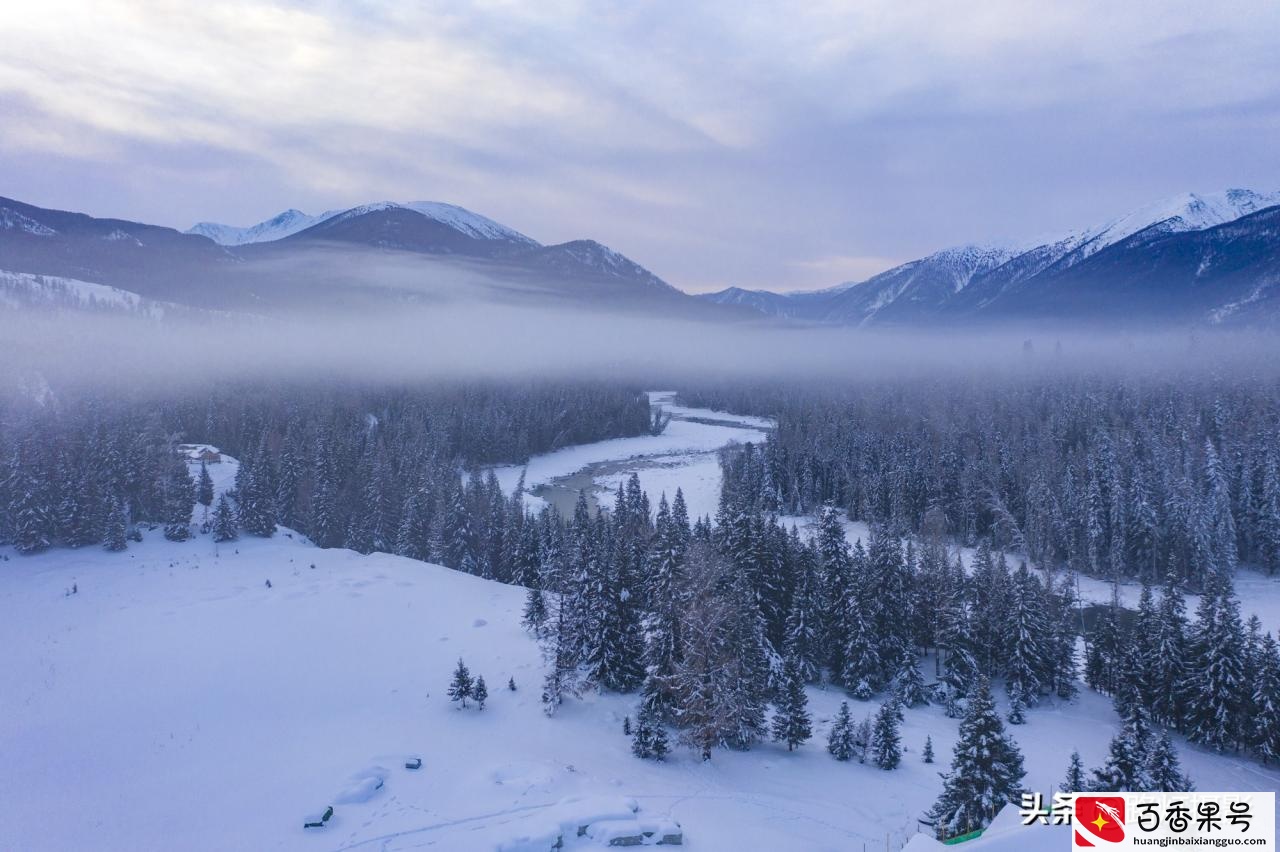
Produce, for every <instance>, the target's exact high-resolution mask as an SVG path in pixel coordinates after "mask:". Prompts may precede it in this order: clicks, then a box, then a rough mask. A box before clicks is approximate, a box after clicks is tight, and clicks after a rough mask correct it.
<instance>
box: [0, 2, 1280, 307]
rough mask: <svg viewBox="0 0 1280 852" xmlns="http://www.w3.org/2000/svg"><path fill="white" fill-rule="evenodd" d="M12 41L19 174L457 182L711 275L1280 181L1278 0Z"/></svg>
mask: <svg viewBox="0 0 1280 852" xmlns="http://www.w3.org/2000/svg"><path fill="white" fill-rule="evenodd" d="M0 39H3V42H4V44H5V50H4V51H2V52H0V112H3V117H4V119H5V120H4V121H0V179H3V183H4V190H3V191H4V192H6V193H7V194H13V195H25V196H27V197H28V198H29V199H30V200H32V201H35V202H37V203H41V202H44V203H51V204H57V205H60V206H65V207H84V208H90V209H91V211H92V212H97V213H104V214H105V213H110V214H115V215H129V216H134V217H137V218H145V219H151V220H159V221H162V222H166V223H170V224H174V225H181V226H185V225H187V224H189V223H190V222H191V221H193V220H195V219H197V218H219V219H229V220H234V221H239V222H248V221H252V220H255V219H258V218H263V217H265V216H267V215H270V214H272V213H274V212H276V211H277V210H278V209H282V208H283V207H286V206H301V207H310V208H312V209H320V208H325V207H333V206H338V205H341V204H345V203H356V202H359V201H365V200H370V199H373V198H379V197H395V198H410V197H433V198H440V199H442V200H450V201H454V202H457V203H462V204H465V205H467V206H471V207H475V208H477V209H479V210H481V211H482V212H484V213H486V214H488V215H491V216H494V217H496V218H499V219H502V220H505V221H509V222H510V223H511V224H512V225H514V226H516V227H518V228H519V229H521V230H523V231H526V232H529V233H531V234H533V235H535V236H538V237H539V238H542V239H546V240H558V239H569V238H573V237H578V236H594V237H596V238H598V239H602V240H604V241H606V242H609V243H610V244H613V245H615V246H616V247H617V248H619V249H620V250H623V251H625V252H627V253H629V254H633V255H634V256H635V257H636V258H637V259H639V260H641V261H642V262H644V263H646V264H647V265H650V266H652V267H653V268H654V269H655V271H658V272H659V273H660V274H663V275H664V276H666V277H668V278H670V279H671V280H673V281H674V282H676V283H678V284H685V285H687V286H690V287H703V288H704V287H705V286H707V285H710V284H711V283H713V282H718V281H731V282H732V283H738V284H743V285H747V286H764V285H768V286H781V287H787V286H804V287H809V286H816V285H818V284H821V283H828V282H823V281H820V280H815V279H817V277H818V276H820V275H825V274H826V273H827V271H830V272H831V273H832V275H833V277H834V278H837V279H839V278H846V277H854V278H856V277H864V273H866V272H868V271H869V270H871V268H872V267H873V266H874V265H875V264H876V263H878V262H879V259H880V258H881V257H882V256H886V255H887V256H891V257H904V258H905V257H911V256H913V255H916V254H920V253H924V252H926V251H929V250H931V249H935V248H938V247H941V246H942V245H946V244H950V243H955V242H959V241H964V240H971V239H982V238H984V237H986V236H988V235H990V234H991V233H999V234H1018V233H1023V232H1027V231H1035V232H1038V231H1043V230H1052V229H1056V228H1059V227H1064V226H1068V225H1072V224H1075V223H1076V222H1077V221H1079V220H1082V219H1083V220H1088V219H1091V218H1094V217H1096V216H1103V215H1107V214H1110V213H1113V212H1115V211H1116V210H1117V209H1120V208H1123V207H1127V206H1130V205H1136V204H1138V203H1142V202H1144V201H1147V200H1149V199H1150V197H1152V196H1157V195H1163V194H1172V193H1175V192H1178V191H1182V190H1185V189H1197V188H1199V189H1214V188H1217V187H1219V186H1221V185H1224V184H1226V183H1250V182H1253V183H1258V182H1262V183H1266V182H1268V179H1269V180H1270V182H1271V183H1275V182H1276V178H1275V172H1274V154H1273V152H1271V151H1270V145H1271V141H1270V140H1274V138H1275V135H1276V132H1277V131H1280V120H1278V117H1280V105H1278V104H1277V102H1276V99H1275V92H1276V91H1277V90H1278V89H1280V58H1277V55H1276V51H1275V50H1274V46H1275V44H1276V43H1277V41H1278V40H1280V7H1277V6H1276V4H1273V3H1265V2H1246V0H1228V2H1225V3H1219V4H1213V5H1208V4H1203V3H1198V2H1194V3H1193V2H1187V0H1173V2H1168V3H1163V4H1161V5H1160V8H1159V11H1158V12H1156V11H1153V9H1152V8H1151V7H1150V6H1149V5H1148V4H1115V3H1107V2H1101V0H1085V1H1084V2H1080V3H1069V4H1064V3H1056V2H1050V0H1030V2H1029V0H992V2H985V3H981V4H976V5H975V4H972V3H958V2H957V3H952V2H906V3H903V2H901V0H897V2H890V0H861V2H834V1H833V0H828V1H825V2H816V3H810V4H806V5H805V6H804V7H803V9H802V10H800V11H798V10H797V7H796V6H795V5H794V4H786V3H777V4H746V5H744V4H731V3H708V4H683V3H675V2H657V3H645V4H599V3H590V2H573V0H551V2H546V3H537V4H529V3H519V2H500V1H499V0H494V1H492V2H476V3H471V4H458V3H445V2H436V3H431V2H429V3H425V4H421V5H418V4H399V3H392V2H361V3H340V2H336V0H335V1H334V2H320V3H301V2H295V3H288V2H280V3H273V2H251V0H226V2H219V3H194V2H176V1H175V0H45V2H42V3H40V4H24V3H6V4H3V5H0ZM813 258H819V259H823V258H825V259H826V260H813ZM822 264H827V266H826V268H824V267H823V266H822ZM877 271H878V270H877ZM829 283H834V281H832V282H829Z"/></svg>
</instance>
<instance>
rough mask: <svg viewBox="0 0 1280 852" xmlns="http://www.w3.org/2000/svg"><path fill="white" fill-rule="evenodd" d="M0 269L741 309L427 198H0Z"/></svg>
mask: <svg viewBox="0 0 1280 852" xmlns="http://www.w3.org/2000/svg"><path fill="white" fill-rule="evenodd" d="M388 253H389V255H388ZM361 257H365V258H367V260H366V261H364V262H360V261H359V260H358V259H359V258H361ZM414 258H421V260H414ZM388 264H391V266H393V267H394V268H395V271H396V274H395V275H394V276H391V278H390V279H387V277H386V276H385V275H383V273H382V272H380V271H379V270H385V269H387V268H388ZM0 270H8V271H11V272H19V273H30V274H36V275H46V276H57V277H63V278H68V279H74V280H77V281H83V282H90V283H94V284H101V285H103V286H107V287H115V288H118V289H120V290H124V291H128V292H131V293H135V294H137V295H139V296H140V297H145V298H149V299H158V300H163V301H169V302H174V303H177V304H190V305H193V306H197V307H201V308H219V309H224V308H225V309H237V310H238V309H244V308H246V307H250V308H252V309H254V310H257V309H259V308H268V307H270V306H271V305H272V304H277V303H279V304H281V305H283V304H287V303H295V302H298V301H299V300H301V301H303V302H305V303H306V304H307V305H309V306H322V305H323V304H325V303H326V302H334V303H336V304H342V305H346V306H350V305H351V304H352V303H353V300H355V301H356V302H359V303H364V302H369V301H370V300H373V301H377V300H382V301H386V300H388V299H391V300H405V299H410V300H427V301H433V300H439V299H442V298H457V297H465V298H490V297H498V298H505V299H517V300H520V299H523V300H525V301H530V300H534V299H537V300H543V301H546V300H552V301H554V303H555V304H564V303H565V301H566V300H567V301H568V302H569V303H578V304H580V305H582V306H584V307H590V308H592V309H610V308H613V307H616V308H620V309H627V310H633V309H641V310H658V311H675V313H676V315H689V316H699V317H736V318H748V319H749V318H750V316H751V315H750V313H749V312H746V311H741V310H737V309H733V310H728V311H726V310H722V309H719V308H716V307H715V306H712V305H708V304H706V303H705V302H703V301H702V300H699V299H695V298H693V297H692V296H689V295H688V294H686V293H683V292H682V291H680V290H678V289H676V288H675V287H672V286H671V285H669V284H668V283H667V282H665V281H663V280H662V279H661V278H660V277H658V276H657V275H656V274H654V273H653V272H651V271H650V270H648V269H646V268H645V267H643V266H641V265H640V264H638V263H636V262H635V261H633V260H631V259H630V258H628V257H626V256H625V255H623V254H621V253H619V252H617V251H614V250H613V249H610V248H609V247H608V246H605V245H602V244H600V243H598V242H596V241H594V240H573V241H570V242H568V243H562V244H559V245H543V244H542V243H540V242H538V241H537V240H534V239H532V238H531V237H528V236H526V235H525V234H522V233H520V232H519V231H517V230H515V229H514V228H511V227H509V226H507V225H504V224H502V223H500V222H497V221H495V220H493V219H490V218H488V217H486V216H482V215H480V214H478V213H474V212H472V211H470V210H467V209H465V208H462V207H458V206H456V205H452V204H445V203H443V202H433V201H415V202H409V203H399V202H391V201H383V202H375V203H372V204H364V205H359V206H357V207H352V208H348V209H345V210H330V211H326V212H324V213H321V214H320V215H318V216H311V215H309V214H306V213H303V212H301V211H299V210H295V209H289V210H286V211H284V212H282V213H280V214H278V215H276V216H274V217H272V218H270V219H267V220H265V221H263V222H259V223H258V224H256V225H252V226H249V227H244V228H240V227H233V226H228V225H222V224H218V223H213V222H202V223H199V224H197V225H195V226H193V227H192V228H191V229H190V230H188V231H187V232H186V233H179V232H178V231H175V230H173V229H171V228H163V227H158V226H154V225H146V224H143V223H139V222H129V221H126V220H117V219H96V218H94V217H91V216H86V215H84V214H80V213H71V212H64V211H57V210H48V209H44V208H40V207H36V206H34V205H30V204H25V203H23V202H19V201H16V200H12V199H5V198H0ZM406 276H408V277H406ZM467 282H471V284H468V283H467ZM476 282H480V283H478V284H477V283H476ZM472 284H474V285H475V286H474V287H472V286H471V285H472ZM468 287H471V290H470V291H468ZM481 290H483V291H484V292H483V293H482V292H481Z"/></svg>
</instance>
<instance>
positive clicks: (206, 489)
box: [196, 459, 213, 520]
mask: <svg viewBox="0 0 1280 852" xmlns="http://www.w3.org/2000/svg"><path fill="white" fill-rule="evenodd" d="M196 502H197V503H199V504H200V505H201V506H203V507H204V517H205V520H208V518H209V507H210V506H212V505H213V477H211V476H210V475H209V466H208V465H207V464H205V462H204V460H203V459H201V461H200V478H199V479H198V480H196Z"/></svg>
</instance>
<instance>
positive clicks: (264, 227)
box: [186, 208, 337, 246]
mask: <svg viewBox="0 0 1280 852" xmlns="http://www.w3.org/2000/svg"><path fill="white" fill-rule="evenodd" d="M336 212H337V211H329V212H327V213H321V214H320V215H319V216H308V215H307V214H306V213H303V212H302V211H301V210H294V209H292V208H290V209H289V210H286V211H284V212H283V213H278V214H276V215H275V216H272V217H271V218H270V219H267V220H265V221H262V222H259V223H258V224H256V225H250V226H249V227H247V228H237V227H235V226H234V225H220V224H218V223H217V222H197V223H196V224H195V225H194V226H192V227H191V228H189V229H187V231H186V233H188V234H199V235H200V236H202V237H208V238H209V239H211V240H213V241H214V242H215V243H218V244H220V245H224V246H242V245H246V244H248V243H267V242H271V241H272V240H279V239H283V238H284V237H287V236H289V235H290V234H296V233H298V231H302V230H305V229H306V228H310V227H311V226H312V225H315V224H317V223H319V222H323V221H324V220H325V219H326V218H329V217H331V216H333V215H335V213H336Z"/></svg>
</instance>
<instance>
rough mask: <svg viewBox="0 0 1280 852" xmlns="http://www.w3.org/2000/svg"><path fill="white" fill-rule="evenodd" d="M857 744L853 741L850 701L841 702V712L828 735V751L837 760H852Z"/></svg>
mask: <svg viewBox="0 0 1280 852" xmlns="http://www.w3.org/2000/svg"><path fill="white" fill-rule="evenodd" d="M855 749H856V746H855V744H854V741H853V717H852V716H851V715H850V714H849V702H848V701H841V702H840V712H838V713H837V714H836V718H835V721H834V722H832V724H831V732H830V734H829V735H828V737H827V751H829V752H831V756H832V757H834V758H835V759H836V760H850V759H851V758H852V757H853V755H854V752H855Z"/></svg>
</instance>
